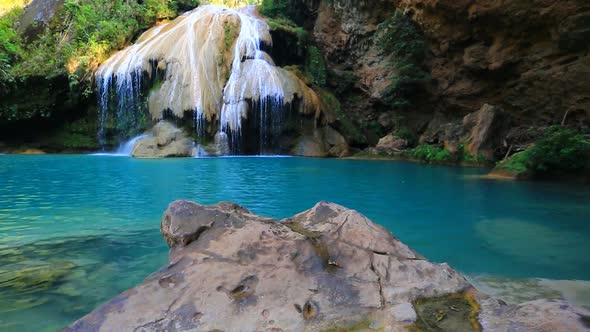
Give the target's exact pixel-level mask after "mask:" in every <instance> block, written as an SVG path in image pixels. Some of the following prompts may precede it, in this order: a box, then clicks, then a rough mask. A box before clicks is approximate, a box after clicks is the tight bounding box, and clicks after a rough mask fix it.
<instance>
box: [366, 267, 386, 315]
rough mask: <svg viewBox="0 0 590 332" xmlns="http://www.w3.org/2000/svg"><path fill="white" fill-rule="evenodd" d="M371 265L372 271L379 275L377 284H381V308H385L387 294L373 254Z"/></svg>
mask: <svg viewBox="0 0 590 332" xmlns="http://www.w3.org/2000/svg"><path fill="white" fill-rule="evenodd" d="M370 266H371V271H373V273H375V275H376V276H377V285H378V286H379V300H380V301H381V308H385V305H386V303H387V302H386V301H385V295H384V294H383V281H382V280H381V274H379V272H377V269H376V268H375V264H374V260H373V256H371V265H370Z"/></svg>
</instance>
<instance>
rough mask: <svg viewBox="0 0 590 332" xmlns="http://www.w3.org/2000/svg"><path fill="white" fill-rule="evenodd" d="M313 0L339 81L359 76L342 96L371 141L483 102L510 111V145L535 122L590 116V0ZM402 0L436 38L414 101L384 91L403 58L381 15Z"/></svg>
mask: <svg viewBox="0 0 590 332" xmlns="http://www.w3.org/2000/svg"><path fill="white" fill-rule="evenodd" d="M312 6H316V8H317V11H316V13H317V16H316V18H315V22H314V26H313V38H314V40H315V42H316V43H317V45H318V46H319V48H320V49H321V50H322V52H323V54H324V55H325V56H326V58H327V60H328V64H329V67H330V69H332V70H333V71H334V73H335V79H334V82H332V85H333V86H336V85H337V84H338V83H337V82H339V81H342V78H343V77H345V76H346V75H348V76H350V75H354V76H356V77H357V78H358V80H356V82H355V83H354V86H353V87H352V88H351V89H350V91H348V92H347V93H346V94H345V95H348V96H350V95H352V96H356V97H355V98H344V99H343V100H342V101H341V102H342V104H343V110H344V111H345V112H347V113H348V114H349V115H350V117H352V118H353V119H354V120H355V121H356V122H357V124H359V125H360V126H361V127H364V128H366V129H372V131H373V132H371V130H365V134H366V135H368V136H369V142H370V143H376V138H377V137H378V136H379V135H382V134H385V133H388V132H391V131H395V130H396V129H397V128H396V127H399V126H407V127H409V128H410V129H411V130H412V131H413V132H415V133H416V134H418V135H420V134H422V133H423V132H424V131H425V130H426V128H428V124H429V122H432V121H433V120H435V119H436V121H439V122H440V119H441V118H442V119H444V120H443V121H442V122H449V123H450V122H457V123H460V122H461V121H462V120H461V119H462V118H463V117H464V116H465V115H467V114H469V113H472V112H475V111H477V110H479V109H480V108H481V107H482V106H483V105H484V104H490V105H493V106H495V107H497V108H498V109H499V110H501V111H503V112H505V113H507V114H508V118H507V120H506V121H507V124H506V126H501V127H502V128H503V130H502V131H501V132H496V133H494V134H496V135H500V136H502V137H503V138H504V140H500V142H502V141H508V142H503V144H502V145H503V146H505V147H504V148H503V149H504V150H505V149H506V148H507V146H508V145H510V144H511V143H515V144H519V143H521V144H526V143H527V142H528V141H530V140H531V139H532V138H531V137H529V135H525V134H523V132H524V131H525V129H528V128H530V127H543V126H546V125H549V124H560V123H561V122H562V120H563V119H564V117H565V118H566V119H565V124H566V125H568V126H572V127H576V128H578V129H579V128H587V127H588V126H589V124H590V122H589V119H590V89H589V88H588V86H589V82H588V77H589V74H590V56H589V55H588V49H589V46H590V3H588V2H587V1H583V0H565V1H556V0H553V1H552V0H529V1H520V0H508V1H498V0H469V1H468V0H462V1H455V0H379V1H350V0H334V1H321V2H316V3H315V4H312ZM396 10H397V11H399V12H402V13H403V14H405V15H406V16H407V17H408V18H410V19H411V20H412V21H413V23H414V24H415V26H416V27H417V28H418V30H419V32H420V34H421V36H422V37H423V38H424V41H425V44H426V46H427V49H426V54H425V60H424V62H423V63H422V64H421V66H422V67H423V69H424V71H425V72H426V73H427V74H428V75H429V77H428V80H427V81H426V82H425V84H424V90H425V91H424V93H422V94H420V95H419V96H418V98H416V100H414V102H413V104H412V105H411V106H410V107H406V108H405V109H395V108H393V107H391V106H389V105H388V104H387V103H385V102H384V99H383V94H384V92H385V91H386V89H387V88H388V87H389V86H390V84H391V83H390V82H391V79H392V78H395V76H396V75H398V74H399V68H395V66H394V67H392V66H391V65H390V64H391V60H392V59H391V56H390V55H389V54H384V52H382V51H381V50H380V47H381V45H380V42H379V38H378V35H379V24H381V23H382V22H384V20H386V19H387V18H389V17H391V16H392V15H393V13H394V12H395V11H396ZM394 38H395V36H394ZM335 82H336V83H335ZM435 114H436V116H435ZM371 135H372V136H373V137H370V136H371ZM440 140H441V141H443V139H442V138H441V139H440ZM510 140H512V142H509V141H510ZM497 148H500V150H502V147H497ZM502 153H505V151H498V154H499V155H501V154H502Z"/></svg>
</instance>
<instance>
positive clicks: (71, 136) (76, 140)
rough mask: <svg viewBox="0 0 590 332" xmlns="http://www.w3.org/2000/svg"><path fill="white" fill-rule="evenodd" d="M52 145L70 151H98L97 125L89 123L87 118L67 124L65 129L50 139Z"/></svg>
mask: <svg viewBox="0 0 590 332" xmlns="http://www.w3.org/2000/svg"><path fill="white" fill-rule="evenodd" d="M50 144H51V145H55V146H57V147H59V148H68V149H82V150H93V149H98V148H99V144H98V141H97V140H96V123H94V122H92V121H89V120H88V119H87V118H83V119H80V120H77V121H74V122H66V123H65V125H64V127H63V128H62V129H61V130H60V131H59V132H58V133H57V134H56V135H55V136H54V137H52V138H51V139H50Z"/></svg>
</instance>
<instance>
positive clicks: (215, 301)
mask: <svg viewBox="0 0 590 332" xmlns="http://www.w3.org/2000/svg"><path fill="white" fill-rule="evenodd" d="M161 229H162V234H163V236H164V238H165V239H166V241H167V243H168V244H169V245H170V247H171V251H170V263H169V264H168V265H167V266H166V267H164V268H162V269H161V270H160V271H158V272H157V273H155V274H153V275H152V276H150V277H149V278H148V279H146V280H145V281H144V282H143V283H142V284H141V285H139V286H137V287H135V288H133V289H131V290H128V291H126V292H125V293H123V294H121V295H119V296H118V297H116V298H115V299H113V300H111V301H110V302H108V303H106V304H104V305H103V306H101V307H100V308H98V309H96V310H95V311H94V312H92V313H90V314H89V315H87V316H86V317H84V318H82V319H80V320H79V321H77V322H75V323H74V324H72V325H71V326H70V327H68V328H67V329H66V330H65V331H163V330H171V331H182V330H188V331H321V330H324V329H330V328H338V327H350V326H355V327H357V328H361V329H362V327H366V328H369V327H372V328H375V329H385V330H394V331H397V330H402V329H403V328H404V327H407V326H408V325H410V324H415V321H417V320H418V317H420V320H423V321H425V322H429V321H436V322H439V321H437V320H436V319H438V318H436V317H435V318H432V317H430V316H429V315H430V313H431V311H433V312H435V314H437V315H439V316H441V317H443V318H441V319H445V318H444V317H452V322H451V321H448V322H445V324H446V325H445V326H462V327H468V328H469V327H473V328H474V329H476V328H479V322H478V321H477V319H476V318H469V317H476V316H477V314H478V310H479V305H477V303H475V302H474V301H475V300H473V299H477V301H480V302H481V303H483V304H485V305H484V306H482V310H484V311H482V312H481V313H480V317H482V318H483V319H485V323H486V324H493V325H490V326H493V327H510V328H512V327H514V326H517V325H514V324H517V323H518V322H525V325H523V326H535V327H541V328H543V327H544V326H549V327H555V326H567V327H571V328H573V330H572V329H570V330H571V331H575V330H576V328H581V326H582V325H581V324H582V323H581V320H578V313H577V311H575V309H573V308H571V307H569V306H567V307H564V306H560V308H561V309H559V310H558V311H554V312H553V313H552V315H550V317H551V319H552V321H551V324H552V325H544V324H549V323H548V322H546V321H545V320H544V319H543V318H542V317H536V316H535V318H534V319H535V322H534V324H536V325H526V324H530V323H531V322H528V323H527V322H526V321H527V320H528V319H529V318H527V316H526V315H525V313H526V312H528V311H530V310H534V309H535V308H537V307H538V306H539V304H531V306H527V305H521V306H519V307H514V306H507V305H504V304H502V303H501V302H499V301H497V300H494V299H491V298H489V297H487V296H485V295H483V294H481V293H478V292H477V291H475V290H474V289H473V288H472V287H471V285H470V284H469V283H468V282H467V281H466V280H465V279H464V278H463V277H462V276H461V275H460V274H459V273H457V272H456V271H454V270H453V269H452V268H450V267H449V266H448V265H446V264H435V263H431V262H429V261H427V260H426V259H425V258H423V257H421V256H420V255H418V254H416V253H415V252H414V251H413V250H411V249H410V248H409V247H407V246H406V245H404V244H403V243H401V242H400V241H399V240H397V239H396V238H395V237H394V236H393V235H392V234H391V233H389V232H387V231H386V230H385V229H383V228H382V227H381V226H379V225H376V224H374V223H373V222H371V221H370V220H369V219H367V218H366V217H364V216H363V215H361V214H359V213H358V212H356V211H353V210H349V209H346V208H344V207H342V206H339V205H336V204H332V203H326V202H321V203H318V204H317V205H316V206H314V207H313V208H312V209H310V210H307V211H305V212H303V213H300V214H298V215H295V216H293V217H291V218H288V219H285V220H282V221H277V220H273V219H269V218H264V217H260V216H256V215H254V214H252V213H250V212H249V211H248V210H246V209H245V208H243V207H240V206H238V205H236V204H233V203H219V204H217V205H213V206H203V205H199V204H196V203H192V202H187V201H176V202H174V203H172V204H170V206H169V207H168V209H167V211H166V212H165V213H164V216H163V219H162V225H161ZM464 294H468V295H464ZM425 298H426V300H424V299H425ZM430 298H434V299H435V300H428V299H430ZM424 301H426V302H424ZM449 301H450V302H449ZM423 303H428V305H427V306H425V305H424V304H423ZM439 303H443V304H445V305H446V303H458V304H454V305H455V306H456V307H455V310H457V311H455V310H453V312H447V311H449V310H450V309H448V308H447V307H444V308H442V309H441V308H439V307H438V304H439ZM542 307H543V308H544V309H547V310H553V309H555V308H554V306H552V305H542ZM488 308H489V309H488ZM441 310H442V311H441ZM485 310H487V311H485ZM527 310H528V311H527ZM437 317H438V316H437ZM502 322H507V323H502ZM451 324H454V325H451ZM501 324H504V325H501ZM507 324H508V325H507ZM560 324H565V325H560ZM484 328H486V325H484ZM580 330H581V329H580Z"/></svg>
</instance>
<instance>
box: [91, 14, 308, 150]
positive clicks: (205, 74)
mask: <svg viewBox="0 0 590 332" xmlns="http://www.w3.org/2000/svg"><path fill="white" fill-rule="evenodd" d="M264 46H268V47H270V46H272V38H271V35H270V30H269V27H268V25H267V24H266V22H265V21H264V20H263V19H261V18H259V17H257V16H256V14H255V10H254V7H252V6H250V7H245V8H242V9H239V10H233V9H229V8H225V7H222V6H217V5H204V6H200V7H198V8H196V9H194V10H193V11H190V12H187V13H185V14H184V15H181V16H180V17H178V18H176V19H175V20H173V21H171V22H169V23H164V24H162V25H159V26H156V27H154V28H152V29H150V30H148V31H147V32H145V33H144V34H143V35H142V36H141V37H140V38H139V39H138V40H137V42H136V43H135V44H134V45H132V46H130V47H127V48H126V49H124V50H122V51H120V52H118V53H116V54H115V55H113V56H112V57H111V58H110V59H108V60H107V61H106V62H105V63H103V64H102V65H101V66H100V68H99V70H98V72H97V73H96V78H97V84H98V90H99V97H100V104H101V119H100V122H101V124H104V123H105V122H106V119H107V117H108V116H109V115H108V114H109V112H108V110H109V109H112V108H116V109H117V112H116V116H117V121H118V122H120V123H123V124H133V123H135V122H136V118H137V117H138V115H137V112H141V106H140V105H142V104H141V103H142V98H147V99H148V105H149V112H150V114H151V117H152V119H154V120H159V119H162V118H164V117H165V116H169V115H173V116H175V117H177V118H183V117H185V116H186V114H192V116H194V121H195V127H196V130H197V133H198V134H199V135H205V134H206V132H207V133H209V134H214V133H215V131H223V132H224V133H226V134H227V135H228V136H229V137H230V138H231V139H230V142H229V143H230V144H232V142H234V141H238V140H239V138H240V136H241V135H242V123H243V121H244V120H245V119H247V118H248V116H249V114H252V113H253V112H258V113H260V114H257V115H256V116H257V117H260V119H261V121H260V126H261V127H265V126H268V125H269V123H276V122H277V121H273V120H272V118H273V117H274V118H278V117H280V114H275V113H280V112H281V111H283V108H284V107H285V106H287V105H291V106H293V107H296V108H297V109H298V111H299V112H301V113H303V114H319V112H320V103H319V99H318V97H317V95H316V94H315V92H314V91H313V90H312V89H311V88H310V87H308V86H307V85H306V84H305V83H304V82H303V81H302V80H300V79H299V78H298V77H297V76H296V75H294V74H293V73H291V72H289V71H286V70H284V69H282V68H279V67H277V66H276V65H275V64H274V62H273V60H272V58H271V57H270V56H269V55H268V54H267V53H266V52H265V51H264V49H263V47H264ZM146 89H147V90H149V92H148V93H147V94H148V95H147V96H145V94H146V92H145V91H146ZM138 105H139V106H138ZM187 111H188V113H187ZM215 127H216V128H217V129H215V131H213V133H211V130H212V129H211V128H215ZM101 128H102V127H101ZM260 130H261V131H262V130H266V128H261V129H260ZM103 135H104V130H103V129H101V131H100V132H99V137H100V136H103Z"/></svg>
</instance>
